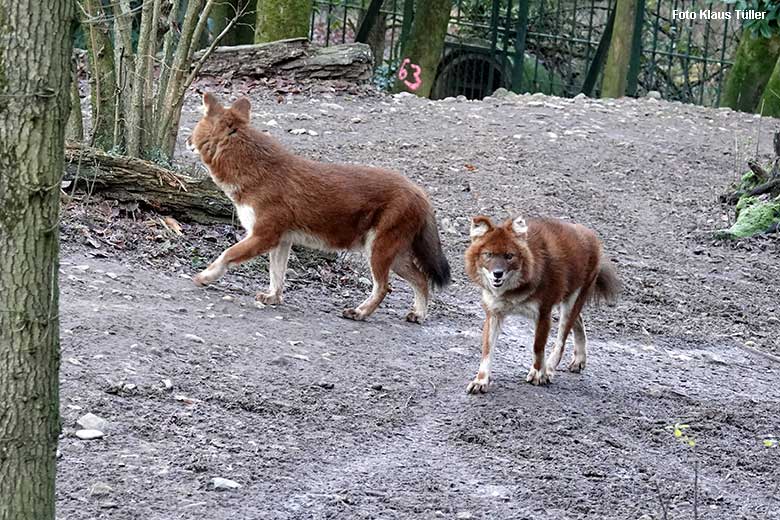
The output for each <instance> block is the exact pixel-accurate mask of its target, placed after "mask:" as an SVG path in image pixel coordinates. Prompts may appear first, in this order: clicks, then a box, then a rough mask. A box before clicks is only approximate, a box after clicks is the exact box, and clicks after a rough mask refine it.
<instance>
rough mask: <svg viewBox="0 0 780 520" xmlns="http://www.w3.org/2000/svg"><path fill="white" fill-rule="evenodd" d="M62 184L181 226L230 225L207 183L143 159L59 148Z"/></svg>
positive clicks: (221, 199)
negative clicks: (130, 203) (135, 206)
mask: <svg viewBox="0 0 780 520" xmlns="http://www.w3.org/2000/svg"><path fill="white" fill-rule="evenodd" d="M64 180H69V181H72V182H74V183H76V184H77V185H78V186H79V187H83V188H84V189H87V190H90V192H98V193H101V194H102V195H103V196H104V197H106V198H110V199H116V200H121V201H135V202H139V203H141V204H143V205H145V206H147V207H149V208H151V209H154V210H155V211H158V212H160V213H166V214H171V215H174V216H176V217H177V218H180V219H182V220H185V221H195V222H201V223H213V222H219V221H222V222H230V221H232V219H233V204H232V203H231V201H230V199H228V198H227V196H225V194H224V193H222V191H221V190H220V189H219V188H218V187H217V186H216V185H215V184H214V182H212V180H211V179H210V178H196V177H192V176H189V175H185V174H183V173H180V172H176V171H173V170H169V169H167V168H164V167H162V166H160V165H158V164H155V163H152V162H149V161H145V160H143V159H138V158H136V157H126V156H122V155H111V154H109V153H106V152H104V151H102V150H99V149H97V148H91V147H88V146H84V145H81V144H77V143H67V145H66V147H65V176H64Z"/></svg>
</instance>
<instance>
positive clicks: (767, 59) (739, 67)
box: [720, 29, 780, 112]
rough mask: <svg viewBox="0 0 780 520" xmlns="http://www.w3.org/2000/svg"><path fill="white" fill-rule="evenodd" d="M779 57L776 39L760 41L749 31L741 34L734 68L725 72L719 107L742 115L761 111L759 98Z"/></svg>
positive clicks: (762, 39)
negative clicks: (725, 77)
mask: <svg viewBox="0 0 780 520" xmlns="http://www.w3.org/2000/svg"><path fill="white" fill-rule="evenodd" d="M778 56H780V35H776V36H773V37H772V38H769V39H767V38H764V37H762V36H760V35H756V34H754V33H753V31H751V30H750V29H746V30H745V31H743V33H742V39H741V40H740V42H739V47H737V54H736V56H735V58H734V65H733V66H732V67H731V70H730V71H729V74H728V77H727V79H726V86H725V88H724V91H723V96H722V97H721V103H720V104H721V106H724V107H730V108H733V109H734V110H741V111H743V112H753V111H758V110H760V109H761V107H760V101H761V94H762V93H763V92H764V87H765V86H766V84H767V82H768V81H769V78H770V76H771V75H772V68H773V66H774V64H775V63H776V62H777V59H778Z"/></svg>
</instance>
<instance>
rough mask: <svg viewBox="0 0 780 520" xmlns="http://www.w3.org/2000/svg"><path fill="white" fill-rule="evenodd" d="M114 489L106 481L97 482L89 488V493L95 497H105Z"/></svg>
mask: <svg viewBox="0 0 780 520" xmlns="http://www.w3.org/2000/svg"><path fill="white" fill-rule="evenodd" d="M112 491H113V489H112V488H111V486H109V485H108V484H106V483H105V482H96V483H94V484H92V486H90V488H89V495H90V496H93V497H105V496H108V495H110V494H111V492H112Z"/></svg>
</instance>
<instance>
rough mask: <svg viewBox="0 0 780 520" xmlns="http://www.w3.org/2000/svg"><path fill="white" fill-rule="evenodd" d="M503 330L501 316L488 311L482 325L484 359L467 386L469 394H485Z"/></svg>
mask: <svg viewBox="0 0 780 520" xmlns="http://www.w3.org/2000/svg"><path fill="white" fill-rule="evenodd" d="M500 332H501V316H499V315H497V314H493V313H490V312H488V313H487V316H486V317H485V324H484V325H483V326H482V360H481V361H480V362H479V370H478V371H477V377H475V378H474V381H472V382H471V383H469V386H468V387H466V392H467V393H469V394H478V393H479V394H484V393H485V392H487V391H488V385H489V384H490V365H491V361H492V358H493V349H494V348H495V346H496V341H497V340H498V335H499V333H500Z"/></svg>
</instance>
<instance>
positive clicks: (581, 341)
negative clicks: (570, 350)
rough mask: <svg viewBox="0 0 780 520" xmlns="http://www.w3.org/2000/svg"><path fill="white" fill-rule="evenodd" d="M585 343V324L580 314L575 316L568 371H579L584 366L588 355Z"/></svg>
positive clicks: (586, 340)
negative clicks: (572, 345)
mask: <svg viewBox="0 0 780 520" xmlns="http://www.w3.org/2000/svg"><path fill="white" fill-rule="evenodd" d="M587 343H588V337H587V336H586V334H585V324H584V323H583V321H582V316H577V321H575V322H574V356H573V357H572V359H571V363H569V371H571V372H581V371H582V370H583V369H584V368H585V362H586V361H587V357H588V353H587Z"/></svg>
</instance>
